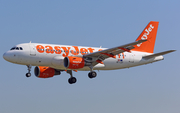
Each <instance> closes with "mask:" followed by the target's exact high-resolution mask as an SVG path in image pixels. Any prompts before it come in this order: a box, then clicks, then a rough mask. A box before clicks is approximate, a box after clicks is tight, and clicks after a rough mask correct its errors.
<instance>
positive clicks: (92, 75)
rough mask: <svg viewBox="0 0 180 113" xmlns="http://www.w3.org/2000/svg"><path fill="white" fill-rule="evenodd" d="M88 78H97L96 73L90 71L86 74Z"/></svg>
mask: <svg viewBox="0 0 180 113" xmlns="http://www.w3.org/2000/svg"><path fill="white" fill-rule="evenodd" d="M88 76H89V78H95V77H96V76H97V73H96V72H95V71H91V72H89V73H88Z"/></svg>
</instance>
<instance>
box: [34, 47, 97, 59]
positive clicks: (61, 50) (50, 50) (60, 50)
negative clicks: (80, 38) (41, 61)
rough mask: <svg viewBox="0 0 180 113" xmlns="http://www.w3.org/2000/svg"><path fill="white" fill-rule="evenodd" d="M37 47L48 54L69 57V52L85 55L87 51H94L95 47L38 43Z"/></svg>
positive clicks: (39, 50) (40, 51)
mask: <svg viewBox="0 0 180 113" xmlns="http://www.w3.org/2000/svg"><path fill="white" fill-rule="evenodd" d="M36 49H37V51H38V52H39V53H48V54H61V53H62V56H63V57H67V56H68V55H69V53H71V54H72V55H79V54H81V55H84V54H87V53H93V52H94V50H95V49H93V48H80V49H79V47H78V46H72V47H63V46H62V47H60V46H54V47H52V46H49V45H47V46H42V45H37V46H36Z"/></svg>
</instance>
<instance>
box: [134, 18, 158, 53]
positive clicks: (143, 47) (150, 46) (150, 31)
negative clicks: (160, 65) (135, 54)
mask: <svg viewBox="0 0 180 113" xmlns="http://www.w3.org/2000/svg"><path fill="white" fill-rule="evenodd" d="M158 24H159V22H155V21H151V22H149V24H148V25H147V26H146V28H145V29H144V30H143V31H142V33H141V34H140V35H139V37H138V38H137V39H136V41H138V40H143V39H146V40H147V41H146V42H143V43H140V44H137V45H135V46H134V47H135V48H134V49H133V50H134V51H141V52H148V53H153V51H154V45H155V41H156V34H157V29H158Z"/></svg>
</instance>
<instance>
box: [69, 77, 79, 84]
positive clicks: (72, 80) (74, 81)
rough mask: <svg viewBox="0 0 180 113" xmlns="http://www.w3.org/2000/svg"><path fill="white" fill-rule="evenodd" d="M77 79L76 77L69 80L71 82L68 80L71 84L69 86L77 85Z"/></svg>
mask: <svg viewBox="0 0 180 113" xmlns="http://www.w3.org/2000/svg"><path fill="white" fill-rule="evenodd" d="M76 81H77V80H76V78H75V77H71V78H69V80H68V82H69V84H74V83H76Z"/></svg>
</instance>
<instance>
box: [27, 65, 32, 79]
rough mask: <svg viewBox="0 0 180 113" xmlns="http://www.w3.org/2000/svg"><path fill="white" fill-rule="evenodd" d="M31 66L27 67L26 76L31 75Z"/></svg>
mask: <svg viewBox="0 0 180 113" xmlns="http://www.w3.org/2000/svg"><path fill="white" fill-rule="evenodd" d="M31 67H32V65H27V68H28V73H26V77H30V76H31V73H30V72H31Z"/></svg>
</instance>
